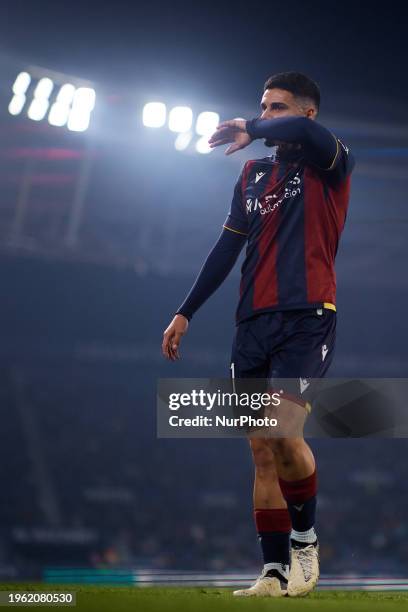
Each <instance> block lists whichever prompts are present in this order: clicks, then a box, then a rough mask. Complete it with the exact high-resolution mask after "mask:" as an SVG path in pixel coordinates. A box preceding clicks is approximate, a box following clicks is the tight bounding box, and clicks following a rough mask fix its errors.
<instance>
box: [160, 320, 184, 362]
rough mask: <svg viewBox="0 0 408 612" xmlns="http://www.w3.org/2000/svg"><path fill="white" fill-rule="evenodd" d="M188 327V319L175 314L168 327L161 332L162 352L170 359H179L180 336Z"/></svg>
mask: <svg viewBox="0 0 408 612" xmlns="http://www.w3.org/2000/svg"><path fill="white" fill-rule="evenodd" d="M187 329H188V319H186V317H183V315H181V314H176V316H175V317H174V319H173V320H172V322H171V323H170V325H169V326H168V328H167V329H166V330H165V331H164V333H163V344H162V353H163V356H164V357H166V358H167V359H170V361H175V360H176V359H180V354H179V345H180V341H181V337H182V336H183V335H184V334H185V333H186V331H187Z"/></svg>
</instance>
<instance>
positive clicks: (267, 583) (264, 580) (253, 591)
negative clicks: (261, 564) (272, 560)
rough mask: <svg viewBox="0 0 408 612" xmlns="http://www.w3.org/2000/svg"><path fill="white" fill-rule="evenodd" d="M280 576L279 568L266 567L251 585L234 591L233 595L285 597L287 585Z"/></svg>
mask: <svg viewBox="0 0 408 612" xmlns="http://www.w3.org/2000/svg"><path fill="white" fill-rule="evenodd" d="M268 574H269V575H268ZM278 576H279V573H278V572H277V570H268V569H266V568H264V569H263V570H262V573H261V575H260V576H259V578H257V580H256V582H255V583H254V584H253V585H252V586H251V587H249V588H248V589H240V590H239V591H234V592H233V595H234V596H235V597H285V595H286V594H287V585H286V582H285V581H284V580H280V579H279V578H278Z"/></svg>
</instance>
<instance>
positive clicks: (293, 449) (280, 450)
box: [271, 438, 298, 465]
mask: <svg viewBox="0 0 408 612" xmlns="http://www.w3.org/2000/svg"><path fill="white" fill-rule="evenodd" d="M271 445H272V449H273V453H274V456H275V458H276V461H279V463H281V464H284V465H289V464H291V463H292V462H293V461H294V459H295V456H296V453H297V450H298V441H297V440H294V439H291V438H274V439H273V440H271Z"/></svg>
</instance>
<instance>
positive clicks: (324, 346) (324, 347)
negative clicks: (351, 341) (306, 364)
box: [322, 344, 329, 361]
mask: <svg viewBox="0 0 408 612" xmlns="http://www.w3.org/2000/svg"><path fill="white" fill-rule="evenodd" d="M328 352H329V349H328V348H327V345H326V344H323V346H322V361H324V360H325V359H326V355H327V353H328Z"/></svg>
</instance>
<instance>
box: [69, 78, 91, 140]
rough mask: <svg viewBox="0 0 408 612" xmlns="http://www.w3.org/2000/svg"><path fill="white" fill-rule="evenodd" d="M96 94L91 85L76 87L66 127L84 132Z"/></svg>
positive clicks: (87, 125)
mask: <svg viewBox="0 0 408 612" xmlns="http://www.w3.org/2000/svg"><path fill="white" fill-rule="evenodd" d="M95 100H96V94H95V90H94V89H92V88H91V87H78V89H77V90H76V91H75V93H74V96H73V100H72V107H71V111H70V113H69V118H68V124H67V125H68V129H69V130H71V131H72V132H84V131H85V130H87V129H88V127H89V122H90V120H91V112H92V111H93V109H94V107H95Z"/></svg>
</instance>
